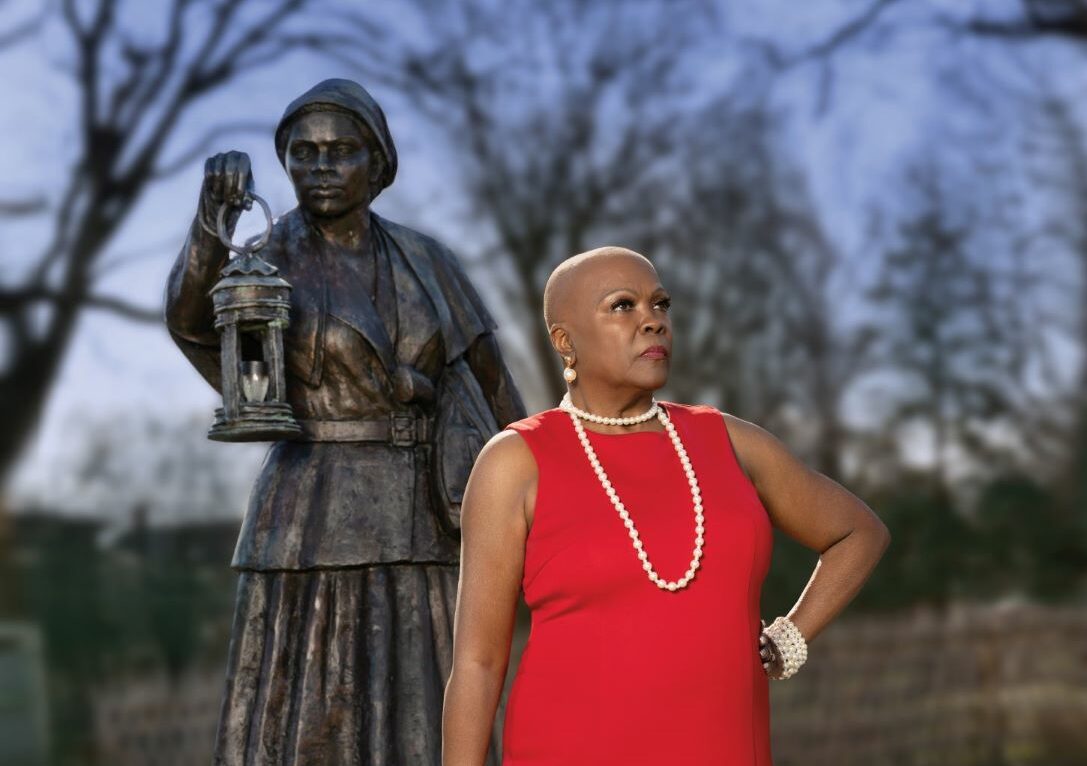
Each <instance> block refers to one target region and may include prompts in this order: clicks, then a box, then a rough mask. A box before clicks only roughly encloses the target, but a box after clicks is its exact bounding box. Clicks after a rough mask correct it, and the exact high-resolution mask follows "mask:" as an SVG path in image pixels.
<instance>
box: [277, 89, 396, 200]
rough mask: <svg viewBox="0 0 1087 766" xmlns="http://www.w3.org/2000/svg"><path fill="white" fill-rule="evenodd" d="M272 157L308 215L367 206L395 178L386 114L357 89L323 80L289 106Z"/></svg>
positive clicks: (394, 161)
mask: <svg viewBox="0 0 1087 766" xmlns="http://www.w3.org/2000/svg"><path fill="white" fill-rule="evenodd" d="M275 137H276V153H277V154H278V155H279V161H280V162H282V163H283V167H284V168H286V170H287V175H289V176H290V179H291V183H292V184H293V185H294V191H295V195H296V196H297V197H298V204H299V205H300V206H301V207H302V208H303V209H304V210H306V211H307V212H308V213H310V214H311V215H315V216H318V217H322V218H324V217H330V218H333V217H338V216H341V215H344V214H345V213H348V212H350V211H351V210H354V209H356V208H358V207H360V206H366V205H369V204H370V201H371V200H373V198H374V197H376V196H377V195H378V194H380V193H381V190H382V189H384V188H385V187H386V186H388V185H389V184H391V183H392V182H393V178H394V177H395V176H396V147H395V146H394V145H393V139H392V135H391V134H390V133H389V128H388V125H387V124H386V122H385V115H384V113H383V112H382V111H381V107H379V106H378V105H377V102H376V101H374V99H373V97H372V96H371V95H370V94H369V93H367V92H366V89H365V88H363V87H362V86H361V85H359V84H358V83H355V82H351V81H350V80H325V81H324V82H321V83H318V84H317V85H315V86H314V87H312V88H311V89H310V90H308V91H306V92H305V93H303V94H302V95H301V96H299V97H298V98H296V99H295V100H294V101H292V102H291V103H290V105H289V106H288V107H287V109H286V110H285V111H284V112H283V117H282V118H281V119H280V121H279V125H278V126H277V127H276V134H275Z"/></svg>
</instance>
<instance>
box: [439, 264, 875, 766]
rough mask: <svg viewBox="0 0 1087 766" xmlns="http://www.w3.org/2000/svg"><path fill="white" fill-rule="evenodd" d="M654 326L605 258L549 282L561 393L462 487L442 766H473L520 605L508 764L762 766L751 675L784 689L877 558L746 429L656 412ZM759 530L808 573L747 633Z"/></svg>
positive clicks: (646, 284) (659, 359)
mask: <svg viewBox="0 0 1087 766" xmlns="http://www.w3.org/2000/svg"><path fill="white" fill-rule="evenodd" d="M668 310H669V298H668V294H667V292H666V291H665V290H664V288H663V287H662V286H661V285H660V282H659V280H658V278H657V274H656V272H655V270H654V269H653V266H652V265H651V264H650V262H649V261H648V260H646V259H645V258H644V257H642V256H640V255H638V254H637V253H633V252H631V251H629V250H624V249H621V248H603V249H600V250H596V251H590V252H589V253H584V254H582V255H580V256H576V257H574V258H572V259H569V260H568V261H566V262H564V263H563V264H561V265H560V267H559V268H558V269H556V271H555V273H554V274H552V276H551V278H550V280H549V281H548V284H547V288H546V290H545V293H544V319H545V321H546V323H547V327H548V330H549V332H550V336H551V341H552V345H553V346H554V348H555V349H556V350H557V351H558V353H559V354H560V355H561V356H562V358H563V360H564V362H565V367H566V370H565V372H564V377H565V378H566V380H567V382H568V394H567V397H566V398H564V400H563V405H562V406H561V407H560V408H556V409H551V410H547V411H545V412H542V413H540V414H538V415H535V416H533V417H530V418H526V419H524V420H521V421H518V422H516V423H513V424H511V425H510V426H508V427H507V430H505V431H503V432H501V433H500V434H498V435H496V436H495V437H494V438H492V439H491V440H490V441H489V442H488V444H487V445H486V446H485V447H484V449H483V451H482V452H481V453H480V455H479V457H478V459H477V461H476V465H475V467H474V469H473V471H472V475H471V478H470V479H469V482H468V488H467V491H466V493H465V497H464V505H463V537H462V555H461V581H460V593H459V597H458V604H457V611H456V622H455V628H454V642H453V646H454V649H453V656H454V660H453V672H452V675H451V676H450V680H449V684H448V686H447V688H446V701H445V712H444V721H443V731H444V735H445V743H444V761H443V762H444V764H445V766H479V764H481V763H483V760H484V753H485V752H486V749H487V743H488V740H489V738H490V736H491V727H492V723H493V720H494V714H495V710H496V707H497V704H498V699H499V694H500V692H501V689H502V685H503V678H504V675H505V670H506V666H507V662H508V658H509V648H510V639H511V634H512V629H513V615H514V606H515V603H516V600H517V597H518V591H519V589H521V588H523V590H524V595H525V601H526V603H527V604H528V606H529V608H530V609H531V611H532V630H531V633H530V636H529V639H528V644H527V645H526V647H525V651H524V655H523V657H522V659H521V664H520V666H519V668H518V672H517V677H516V679H515V680H514V684H513V688H512V690H511V693H510V697H509V702H508V706H507V710H506V719H505V729H504V735H503V740H504V741H503V756H504V760H503V763H504V764H508V766H544V765H545V764H546V765H547V766H552V765H553V766H558V765H559V764H562V765H563V766H575V765H577V764H612V763H615V764H620V763H621V764H683V765H684V766H700V765H702V764H705V765H706V766H708V765H709V764H714V765H715V766H722V765H724V764H730V765H733V766H740V765H743V766H770V764H771V760H770V748H769V731H768V729H769V727H768V719H769V715H768V700H767V696H768V695H767V676H768V675H769V676H770V677H774V678H785V677H788V676H790V675H792V674H793V673H795V672H796V670H797V668H798V667H799V665H800V664H801V663H802V662H803V660H804V657H805V656H806V644H805V641H810V640H811V639H813V638H815V636H817V635H818V634H819V633H820V632H821V631H822V630H823V629H824V628H825V627H826V625H827V623H828V622H830V620H831V619H832V618H833V617H834V616H835V615H836V614H837V613H838V612H840V611H841V610H842V609H843V608H844V607H845V605H846V604H847V603H848V602H849V601H850V599H851V598H852V597H853V596H854V595H855V594H856V593H857V591H858V590H859V588H860V587H861V584H862V583H863V582H864V580H865V579H866V578H867V577H868V574H869V573H870V572H871V570H872V568H873V567H874V566H875V564H876V561H877V560H878V559H879V557H880V555H881V554H882V552H883V550H884V548H885V547H886V546H887V544H888V542H889V535H888V532H887V529H886V527H884V525H883V524H882V523H881V522H880V521H879V519H878V518H877V517H876V516H875V515H874V514H873V513H872V512H871V511H870V510H869V509H868V508H867V507H866V506H865V505H864V504H863V503H862V502H861V501H859V500H858V499H857V498H856V497H854V496H853V495H851V494H850V493H849V492H847V491H846V490H844V489H842V488H841V487H840V486H839V485H837V484H835V483H834V482H832V481H830V480H829V479H827V478H825V477H823V476H821V475H820V474H818V473H815V472H814V471H811V470H809V469H807V468H806V467H805V466H804V465H803V464H801V463H800V462H799V461H797V459H796V458H794V457H793V456H792V455H791V454H790V453H789V452H788V451H787V450H786V449H785V448H784V447H783V446H782V444H781V443H780V442H778V441H777V440H776V439H774V438H773V437H772V436H770V435H769V434H768V433H766V432H765V431H763V430H761V429H759V428H758V427H757V426H754V425H752V424H750V423H747V422H745V421H743V420H740V419H739V418H735V417H733V416H731V415H728V414H722V413H720V412H719V411H717V410H715V409H713V408H712V407H706V406H692V405H684V404H675V403H665V402H661V403H659V405H658V406H655V403H654V400H653V392H654V391H656V390H657V389H659V388H661V387H662V386H663V385H664V384H665V383H666V381H667V379H668V367H669V359H670V356H671V350H672V329H671V322H670V319H669V314H668ZM771 526H776V527H778V528H780V529H782V530H783V531H784V532H785V533H787V534H788V535H790V536H791V537H793V538H795V539H797V540H799V541H800V542H801V543H803V544H804V545H806V546H808V547H810V548H812V549H814V550H816V551H819V552H820V553H821V558H820V562H819V565H818V566H817V567H816V570H815V573H814V574H813V576H812V579H811V581H810V582H809V583H808V586H807V587H806V588H805V590H804V592H803V593H802V594H801V596H800V599H799V600H798V601H797V603H796V605H795V606H794V607H793V609H792V610H791V611H790V613H789V615H788V617H787V618H785V617H782V618H779V619H778V620H775V621H774V624H773V625H772V626H771V627H769V628H766V630H760V620H759V592H760V588H761V584H762V580H763V578H764V576H765V574H766V571H767V568H768V566H769V563H770V549H771Z"/></svg>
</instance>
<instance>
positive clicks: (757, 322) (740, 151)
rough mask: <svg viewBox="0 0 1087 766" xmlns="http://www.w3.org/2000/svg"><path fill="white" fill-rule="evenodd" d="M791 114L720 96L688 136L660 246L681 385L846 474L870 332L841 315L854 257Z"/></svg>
mask: <svg viewBox="0 0 1087 766" xmlns="http://www.w3.org/2000/svg"><path fill="white" fill-rule="evenodd" d="M759 90H760V89H759V88H757V87H756V88H755V91H756V92H758V91H759ZM784 121H785V118H784V117H783V116H781V115H779V114H776V113H774V112H772V111H771V110H770V109H769V108H768V107H767V106H766V105H765V104H762V103H761V102H759V101H758V100H757V99H756V100H755V101H754V102H753V103H748V104H747V105H745V106H737V104H736V103H735V101H734V100H733V99H726V100H723V101H719V102H717V103H714V104H712V105H710V106H709V107H708V108H707V109H705V110H703V111H701V112H700V113H698V115H697V118H696V119H695V120H692V129H691V130H689V131H688V132H687V133H686V134H685V140H684V142H683V147H684V148H683V153H682V154H683V158H682V161H681V164H682V165H683V167H685V168H686V174H687V175H688V180H687V182H686V183H684V184H683V185H682V195H681V199H680V200H679V201H678V202H677V204H676V205H675V206H674V210H673V214H674V216H675V220H665V221H662V222H661V227H660V229H659V230H658V231H657V232H655V234H654V237H655V241H654V244H653V251H654V252H656V253H658V254H659V256H660V257H661V260H662V262H663V263H664V264H666V267H667V269H668V272H669V274H670V276H671V280H672V283H673V285H674V290H675V291H676V293H677V295H676V298H677V299H676V300H675V301H674V304H673V305H674V306H675V309H674V321H675V322H676V324H677V337H678V338H679V339H680V342H681V343H682V344H683V347H682V348H681V353H680V354H678V355H677V357H676V362H675V363H674V368H673V372H674V373H675V374H674V378H673V379H674V381H675V382H674V384H673V387H674V388H676V390H677V393H678V394H679V395H680V398H681V399H685V400H692V401H700V400H704V399H707V398H709V399H711V400H713V401H715V402H716V403H718V404H720V405H723V406H725V407H727V408H728V409H729V410H730V411H732V412H734V413H736V414H738V415H740V416H742V417H746V418H750V419H752V420H754V421H756V422H759V423H761V424H764V425H766V426H767V427H769V428H772V429H774V430H775V431H778V432H780V433H782V434H783V435H787V436H788V437H789V439H790V442H791V443H792V444H793V445H794V446H796V447H797V448H799V449H803V450H805V451H808V452H809V453H810V454H809V455H808V458H809V459H810V460H811V461H812V463H813V465H815V466H816V467H817V469H818V470H820V471H822V472H823V473H826V474H827V475H830V476H833V477H836V478H841V477H842V473H843V469H842V466H841V459H842V456H843V454H844V452H845V446H846V441H847V437H848V428H847V427H846V425H845V423H844V418H843V414H842V397H843V395H844V394H845V391H846V390H847V388H848V385H849V382H850V381H851V380H852V379H853V378H854V377H855V376H856V375H857V374H858V373H859V370H860V366H861V364H862V363H863V360H864V355H863V353H862V352H863V337H862V334H861V333H859V332H858V331H857V328H855V327H851V326H850V325H849V324H847V323H845V322H843V321H841V314H842V313H843V312H842V311H841V309H842V301H841V295H842V294H844V293H845V292H847V290H845V289H843V285H842V278H843V276H847V275H848V271H849V270H848V268H847V266H848V263H847V262H846V258H845V256H844V254H843V253H841V252H840V250H839V249H838V247H837V246H836V245H835V243H834V242H832V241H831V239H830V238H829V237H828V236H827V235H826V233H825V232H824V230H823V226H822V223H821V221H820V219H819V213H818V210H817V209H816V206H815V204H814V201H813V199H812V198H811V195H810V194H809V193H808V190H807V183H806V179H805V178H804V175H803V173H802V172H801V171H800V170H799V169H798V167H797V166H796V160H795V159H793V158H792V157H790V155H789V152H788V150H787V148H786V143H785V141H783V140H782V138H781V130H780V128H781V125H782V124H783V123H784Z"/></svg>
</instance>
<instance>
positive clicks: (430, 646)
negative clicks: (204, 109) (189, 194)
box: [167, 80, 524, 766]
mask: <svg viewBox="0 0 1087 766" xmlns="http://www.w3.org/2000/svg"><path fill="white" fill-rule="evenodd" d="M275 144H276V150H277V152H278V154H279V157H280V160H281V162H282V163H283V165H284V168H285V169H286V171H287V173H288V175H289V176H290V179H291V183H292V184H293V186H294V189H295V193H296V195H297V197H298V207H297V208H296V209H294V210H291V211H290V212H289V213H287V214H286V215H284V216H283V217H282V218H280V219H279V220H278V221H277V222H276V223H275V225H274V227H273V230H272V236H271V240H270V242H269V244H268V245H267V247H266V248H265V249H264V250H262V251H261V256H262V257H263V258H265V260H267V261H268V262H269V263H271V264H272V265H274V266H275V267H277V268H278V269H279V273H280V274H281V275H282V276H283V277H285V278H286V279H287V281H288V282H290V283H291V285H292V288H293V289H292V291H291V315H290V326H289V327H288V329H287V331H286V335H285V341H284V345H285V357H286V368H287V398H288V401H289V402H290V404H291V406H292V408H293V410H294V414H295V417H296V418H298V420H299V423H300V424H301V426H302V431H303V433H302V436H301V438H299V439H298V440H296V441H291V442H279V443H277V444H275V445H273V446H272V448H271V450H270V451H269V453H268V457H267V459H266V460H265V463H264V467H263V469H262V470H261V473H260V477H259V478H258V479H257V482H256V485H255V487H254V489H253V493H252V496H251V498H250V504H249V509H248V511H247V513H246V515H245V519H244V521H243V523H242V529H241V534H240V536H239V539H238V545H237V549H236V552H235V555H234V562H233V566H234V567H235V568H237V569H238V570H240V578H239V589H238V600H237V608H236V615H235V622H234V628H233V637H232V641H231V646H230V655H229V664H228V672H227V685H226V693H225V697H224V701H223V706H222V713H221V718H220V723H219V731H218V735H217V741H216V760H215V762H216V763H222V764H260V765H261V766H267V765H268V764H281V763H282V764H288V763H289V764H331V763H335V764H358V765H359V766H371V765H373V764H389V765H390V766H392V765H394V764H408V763H410V764H427V763H433V764H436V763H438V762H439V761H440V757H441V752H440V749H441V743H440V729H441V723H440V715H441V691H442V688H443V686H444V683H445V680H446V678H447V677H448V674H449V672H450V665H451V660H452V614H453V608H454V605H455V593H456V581H457V562H458V558H459V544H458V539H457V534H458V526H459V520H458V516H457V508H458V506H459V503H460V500H461V494H462V493H463V485H464V482H465V481H466V480H467V473H468V470H469V468H470V465H471V461H472V459H473V458H474V456H475V453H476V451H478V449H479V447H481V446H482V444H483V442H484V441H486V439H487V438H488V437H489V436H490V435H491V434H493V433H494V432H495V431H497V429H498V424H505V423H508V422H510V421H511V420H516V419H517V418H520V417H522V416H523V415H524V409H523V406H522V404H521V401H520V398H519V397H518V395H517V392H516V390H515V389H514V386H513V384H512V381H511V380H510V377H509V373H508V371H507V369H506V367H505V365H504V364H503V362H502V359H501V357H500V354H499V350H498V345H497V343H496V341H495V338H494V334H493V330H494V328H495V324H494V321H493V320H492V319H491V317H490V315H489V314H488V313H487V310H486V309H485V308H484V306H483V304H482V303H481V301H480V300H479V297H478V295H477V294H476V292H475V290H474V289H473V288H472V286H471V284H470V283H469V282H468V280H467V278H466V277H465V275H464V273H463V272H462V270H461V268H460V266H459V265H458V264H457V261H456V259H455V258H454V257H453V255H452V254H451V253H450V252H449V251H448V250H447V249H446V248H444V247H443V246H442V245H440V244H439V243H437V242H435V241H434V240H432V239H430V238H428V237H425V236H423V235H422V234H419V233H417V232H415V231H412V230H410V229H407V228H404V227H402V226H398V225H396V224H393V223H391V222H389V221H386V220H384V219H382V218H380V217H379V216H377V215H375V214H374V213H372V212H371V211H370V209H369V205H370V202H371V201H372V200H373V198H374V197H376V196H377V194H378V193H379V192H380V191H381V190H382V189H383V188H385V187H386V186H388V185H389V184H390V183H391V182H392V180H393V178H394V176H395V174H396V150H395V148H394V146H393V141H392V136H391V135H390V134H389V131H388V128H387V126H386V123H385V117H384V115H383V114H382V112H381V109H380V108H379V107H378V105H377V103H376V102H374V100H373V98H371V96H370V94H369V93H367V92H366V91H365V90H364V89H363V88H362V87H360V86H359V85H357V84H355V83H353V82H349V81H345V80H329V81H326V82H323V83H320V84H318V85H317V86H315V87H314V88H313V89H312V90H310V91H309V92H307V93H305V94H304V95H302V96H301V97H300V98H298V99H297V100H296V101H294V102H293V103H291V104H290V105H289V106H288V107H287V109H286V111H285V113H284V115H283V118H282V120H281V121H280V123H279V126H278V127H277V129H276V133H275ZM251 183H252V180H251V177H250V172H249V160H248V157H246V156H245V155H244V154H241V153H238V152H230V153H227V154H224V155H217V156H215V157H213V158H211V159H209V160H208V163H207V165H206V172H205V180H204V187H203V190H202V192H201V199H200V204H199V211H198V214H197V217H196V219H195V220H194V221H193V225H192V227H191V230H190V233H189V239H188V242H187V243H186V245H185V248H184V249H183V250H182V252H181V255H180V256H179V258H178V261H177V263H176V264H175V266H174V269H173V271H172V273H171V275H170V279H169V284H168V287H167V321H168V325H169V328H170V331H171V334H172V335H173V337H174V339H175V340H176V341H177V342H178V344H179V345H180V347H181V349H182V350H183V351H184V352H185V354H186V356H188V358H189V359H190V360H191V361H192V362H193V364H194V365H195V366H196V368H197V369H198V370H199V371H200V372H201V373H202V374H203V375H204V376H205V377H206V378H207V379H208V381H209V382H211V383H212V385H214V386H216V387H218V384H219V339H218V337H217V335H216V331H215V329H214V326H213V315H212V306H211V303H210V300H209V298H208V290H209V289H210V288H211V286H212V285H213V284H214V283H215V281H216V280H217V279H218V274H219V271H220V269H221V267H222V266H223V265H224V263H225V262H226V259H227V257H228V253H227V250H226V248H224V247H223V245H222V244H221V242H220V241H219V239H218V237H217V236H215V234H214V221H215V220H216V215H217V211H218V209H219V207H220V205H221V204H222V203H223V202H224V201H227V202H231V203H233V204H234V205H236V206H237V205H241V204H242V202H243V199H244V195H245V192H246V189H247V188H249V186H250V185H251ZM230 219H231V224H233V222H234V221H236V219H237V212H235V213H234V214H233V215H232V216H231V217H230Z"/></svg>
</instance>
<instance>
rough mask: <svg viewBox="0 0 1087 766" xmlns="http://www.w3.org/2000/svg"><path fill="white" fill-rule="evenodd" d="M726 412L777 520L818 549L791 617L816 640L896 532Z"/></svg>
mask: <svg viewBox="0 0 1087 766" xmlns="http://www.w3.org/2000/svg"><path fill="white" fill-rule="evenodd" d="M724 417H725V423H726V425H727V427H728V431H729V436H730V437H731V439H732V444H733V446H734V447H735V450H736V456H737V458H738V459H739V461H740V464H741V466H742V467H743V469H744V471H745V472H746V473H747V475H748V477H749V478H750V479H751V482H752V483H753V484H754V485H755V489H756V491H757V492H758V494H759V498H760V499H761V500H762V503H763V505H764V506H765V507H766V511H767V513H768V514H769V515H770V520H771V521H772V522H773V524H774V526H775V527H777V528H778V529H780V530H781V531H783V532H784V533H785V534H787V535H788V536H789V537H791V538H793V539H794V540H796V541H797V542H799V543H800V544H802V545H804V546H806V547H808V548H811V549H812V550H814V551H817V552H818V553H819V562H818V563H817V564H816V566H815V571H814V572H813V573H812V576H811V579H810V580H809V581H808V584H807V586H806V587H805V588H804V591H803V592H802V593H801V594H800V598H799V599H797V602H796V604H795V605H794V606H793V608H792V609H791V610H790V611H789V614H787V615H786V616H787V617H788V618H789V619H790V620H792V622H793V624H794V625H796V627H797V628H798V629H799V630H800V633H801V634H802V635H803V636H804V638H805V639H806V640H807V641H811V640H812V639H814V638H815V637H816V636H817V635H819V633H821V632H822V631H823V629H824V628H825V627H826V626H827V625H828V624H829V623H830V621H831V620H833V619H834V617H835V616H836V615H837V614H838V613H839V612H841V611H842V610H843V609H845V607H846V605H847V604H848V603H849V602H850V601H851V600H852V599H853V597H854V596H856V595H857V593H858V592H859V591H860V589H861V586H862V585H863V584H864V582H865V580H867V579H868V576H869V575H870V574H871V572H872V570H873V569H874V568H875V566H876V562H878V561H879V559H880V557H881V556H882V555H883V551H884V550H886V548H887V545H888V544H889V543H890V541H891V534H890V532H889V531H888V530H887V527H886V526H885V525H884V524H883V522H882V521H880V519H879V517H878V516H876V514H875V513H873V512H872V510H871V509H870V508H869V507H868V506H867V505H865V504H864V503H863V502H861V500H860V499H859V498H857V497H856V496H855V495H853V494H852V493H851V492H849V491H848V490H846V489H845V488H844V487H842V486H841V485H840V484H838V483H837V482H834V481H832V480H831V479H828V478H827V477H826V476H824V475H823V474H821V473H819V472H817V471H813V470H812V469H810V468H808V467H807V466H806V465H804V464H803V463H802V462H801V461H800V460H798V459H797V458H796V457H795V456H794V455H793V454H792V453H791V452H790V451H789V450H788V449H787V448H786V447H785V445H784V444H782V443H781V442H780V441H779V440H778V439H776V438H775V437H774V436H772V435H771V434H769V433H768V432H766V431H765V430H763V429H762V428H759V427H758V426H756V425H754V424H753V423H749V422H747V421H745V420H741V419H740V418H737V417H734V416H732V415H728V414H726V415H725V416H724Z"/></svg>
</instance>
